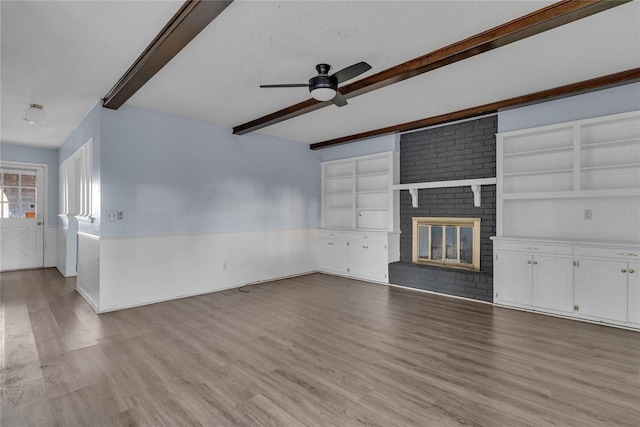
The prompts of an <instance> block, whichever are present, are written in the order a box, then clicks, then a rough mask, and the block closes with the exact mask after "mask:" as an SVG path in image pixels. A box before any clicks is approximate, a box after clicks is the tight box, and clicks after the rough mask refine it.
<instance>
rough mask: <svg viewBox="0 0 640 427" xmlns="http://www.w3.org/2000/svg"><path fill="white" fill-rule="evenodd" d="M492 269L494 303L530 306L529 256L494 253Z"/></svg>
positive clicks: (530, 269) (531, 288)
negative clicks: (494, 258)
mask: <svg viewBox="0 0 640 427" xmlns="http://www.w3.org/2000/svg"><path fill="white" fill-rule="evenodd" d="M496 255H497V256H496V260H495V263H494V267H493V276H494V284H495V296H496V299H495V301H496V302H497V303H499V304H508V305H517V306H526V307H529V306H531V304H532V302H533V271H532V268H531V262H532V261H531V255H525V254H512V253H508V252H496Z"/></svg>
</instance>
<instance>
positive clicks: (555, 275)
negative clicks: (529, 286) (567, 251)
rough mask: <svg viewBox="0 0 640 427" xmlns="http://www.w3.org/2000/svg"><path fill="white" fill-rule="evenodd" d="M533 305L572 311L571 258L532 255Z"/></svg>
mask: <svg viewBox="0 0 640 427" xmlns="http://www.w3.org/2000/svg"><path fill="white" fill-rule="evenodd" d="M533 305H534V306H535V307H540V308H547V309H551V310H558V311H565V312H569V313H571V312H573V259H572V258H562V257H553V256H540V255H536V256H534V257H533Z"/></svg>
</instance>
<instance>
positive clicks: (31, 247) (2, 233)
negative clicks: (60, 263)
mask: <svg viewBox="0 0 640 427" xmlns="http://www.w3.org/2000/svg"><path fill="white" fill-rule="evenodd" d="M0 167H1V168H2V175H1V176H0V178H2V180H1V181H0V183H1V185H0V199H1V200H0V271H8V270H18V269H27V268H42V267H44V227H45V203H46V183H45V179H46V165H37V164H28V163H20V162H2V163H0ZM33 177H35V182H33Z"/></svg>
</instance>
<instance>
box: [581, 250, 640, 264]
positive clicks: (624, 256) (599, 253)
mask: <svg viewBox="0 0 640 427" xmlns="http://www.w3.org/2000/svg"><path fill="white" fill-rule="evenodd" d="M578 255H579V256H581V257H582V256H589V257H596V258H617V259H621V260H628V261H640V248H630V247H626V248H624V247H621V248H600V247H597V246H579V247H578Z"/></svg>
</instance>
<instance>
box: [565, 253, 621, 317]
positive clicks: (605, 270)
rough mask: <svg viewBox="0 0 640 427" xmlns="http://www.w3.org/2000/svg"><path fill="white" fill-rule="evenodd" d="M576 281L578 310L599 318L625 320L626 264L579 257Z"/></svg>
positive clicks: (583, 313)
mask: <svg viewBox="0 0 640 427" xmlns="http://www.w3.org/2000/svg"><path fill="white" fill-rule="evenodd" d="M578 271H579V274H578V280H577V281H576V285H577V286H576V297H577V298H576V299H577V301H576V302H577V305H578V307H577V308H578V311H579V312H580V314H582V315H585V316H592V317H597V318H599V319H611V320H617V321H620V322H624V321H626V320H627V263H625V262H620V261H611V260H599V259H588V258H587V259H581V260H580V268H579V269H578Z"/></svg>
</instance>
